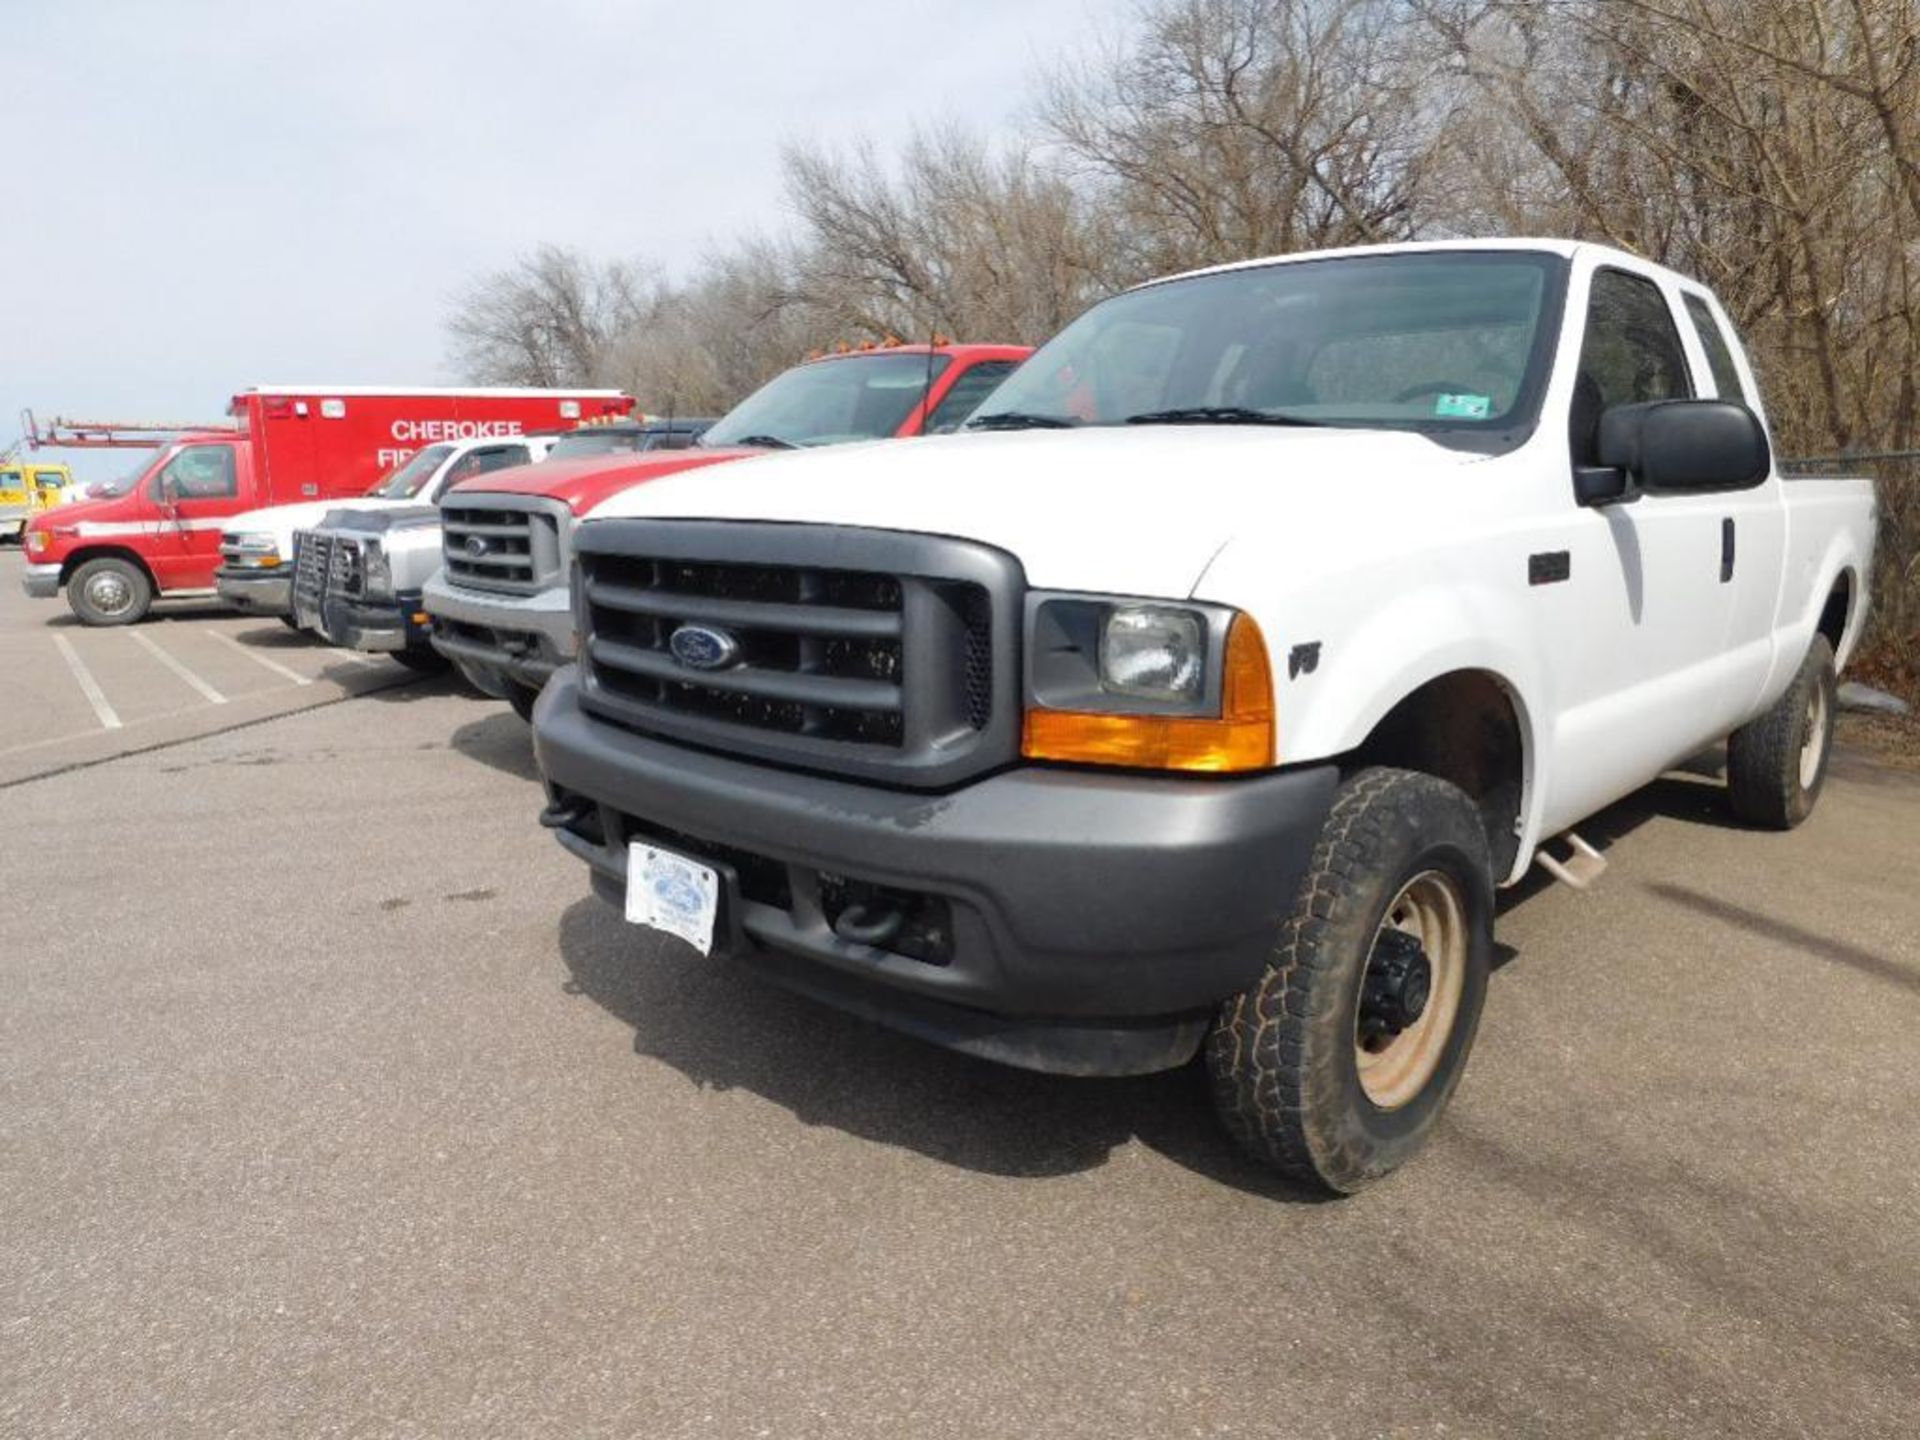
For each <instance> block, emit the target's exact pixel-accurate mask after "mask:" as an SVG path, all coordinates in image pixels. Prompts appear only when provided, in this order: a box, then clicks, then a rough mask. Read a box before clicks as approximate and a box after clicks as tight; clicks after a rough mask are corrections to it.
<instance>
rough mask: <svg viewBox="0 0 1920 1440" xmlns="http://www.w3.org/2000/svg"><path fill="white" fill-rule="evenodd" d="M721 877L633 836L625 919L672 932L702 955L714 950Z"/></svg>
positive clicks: (629, 854)
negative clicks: (714, 931)
mask: <svg viewBox="0 0 1920 1440" xmlns="http://www.w3.org/2000/svg"><path fill="white" fill-rule="evenodd" d="M719 908H720V876H719V875H718V874H717V873H716V872H715V871H713V870H712V869H709V868H708V867H707V866H705V865H701V864H697V863H696V862H694V861H692V860H688V859H686V858H685V857H684V856H681V855H675V854H673V853H672V852H671V851H668V850H656V849H654V848H653V847H652V846H651V845H643V844H641V843H640V842H639V841H638V840H635V841H632V842H631V843H629V844H628V846H627V919H628V920H629V921H630V922H631V923H633V924H635V925H645V926H646V927H647V928H648V929H650V930H664V931H665V932H666V933H667V934H669V935H677V936H679V937H680V938H681V939H682V940H684V941H686V942H687V943H688V944H689V945H691V946H693V948H694V949H696V950H698V951H699V952H700V953H701V954H702V955H711V954H712V953H713V917H714V914H715V912H716V911H717V910H718V909H719Z"/></svg>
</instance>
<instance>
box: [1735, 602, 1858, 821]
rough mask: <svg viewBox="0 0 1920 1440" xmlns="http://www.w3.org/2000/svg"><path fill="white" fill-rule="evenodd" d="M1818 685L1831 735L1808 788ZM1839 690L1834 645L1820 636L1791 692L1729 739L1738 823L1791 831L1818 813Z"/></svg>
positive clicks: (1803, 663) (1788, 687)
mask: <svg viewBox="0 0 1920 1440" xmlns="http://www.w3.org/2000/svg"><path fill="white" fill-rule="evenodd" d="M1816 685H1819V686H1822V687H1824V688H1825V690H1826V692H1827V733H1826V737H1825V739H1824V740H1823V741H1822V745H1823V750H1822V753H1821V756H1820V769H1819V771H1818V773H1817V774H1815V776H1814V777H1813V784H1812V785H1811V786H1810V787H1808V788H1807V789H1804V790H1803V789H1801V787H1800V749H1801V746H1802V744H1803V743H1804V742H1805V740H1806V725H1807V704H1808V702H1809V701H1810V700H1811V699H1812V698H1813V687H1814V686H1816ZM1835 689H1836V681H1835V677H1834V668H1833V646H1832V644H1831V643H1830V642H1829V641H1828V640H1827V637H1826V636H1825V635H1815V636H1814V637H1813V644H1811V645H1810V646H1808V647H1807V654H1806V658H1804V659H1803V660H1801V662H1800V669H1799V671H1798V672H1797V673H1796V674H1795V675H1794V677H1793V683H1792V684H1791V685H1789V686H1787V691H1786V693H1785V694H1784V695H1782V696H1781V697H1780V698H1779V699H1778V700H1776V701H1774V703H1773V704H1772V706H1770V707H1769V708H1768V709H1767V711H1766V713H1765V714H1763V715H1760V716H1759V717H1757V718H1756V719H1753V720H1750V721H1748V722H1747V723H1746V724H1745V725H1742V726H1741V727H1740V728H1739V729H1738V730H1736V731H1734V732H1733V734H1732V735H1730V736H1728V737H1727V804H1728V805H1729V807H1730V808H1731V809H1732V810H1733V813H1734V815H1735V817H1736V818H1737V819H1739V820H1741V821H1743V822H1745V823H1746V824H1748V825H1753V826H1758V827H1760V828H1762V829H1767V830H1791V829H1793V827H1794V826H1796V825H1798V824H1799V823H1800V822H1801V821H1802V820H1805V819H1806V818H1807V816H1808V815H1810V814H1812V813H1813V806H1814V802H1815V801H1817V800H1818V799H1819V798H1820V789H1821V787H1822V786H1823V785H1824V784H1825V783H1826V778H1827V757H1828V756H1829V755H1831V754H1832V752H1833V723H1834V716H1835V704H1836V699H1835V693H1834V692H1835Z"/></svg>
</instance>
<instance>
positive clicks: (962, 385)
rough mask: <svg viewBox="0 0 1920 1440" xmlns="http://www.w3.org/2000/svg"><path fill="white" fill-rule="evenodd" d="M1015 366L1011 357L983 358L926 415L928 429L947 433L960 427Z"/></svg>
mask: <svg viewBox="0 0 1920 1440" xmlns="http://www.w3.org/2000/svg"><path fill="white" fill-rule="evenodd" d="M1013 368H1014V362H1013V361H1011V360H982V361H981V362H980V363H979V364H978V365H976V366H974V367H973V368H972V369H971V370H968V371H967V372H966V373H965V374H963V375H961V376H960V378H959V379H957V380H955V381H954V382H953V388H952V389H951V390H949V391H947V393H946V394H945V395H943V396H941V397H940V403H939V404H938V405H936V406H934V407H933V413H932V414H931V415H929V416H928V417H927V424H926V433H927V434H929V435H948V434H951V433H952V432H953V431H955V430H958V429H959V428H960V426H961V423H962V422H963V421H964V420H965V419H966V418H967V417H968V416H969V415H971V414H973V412H974V411H975V410H976V409H978V408H979V406H980V402H981V401H982V400H984V399H986V398H987V396H989V395H991V394H992V393H993V390H994V387H995V386H997V385H998V384H999V383H1000V382H1001V381H1002V380H1004V379H1006V378H1007V376H1009V375H1011V374H1012V373H1013Z"/></svg>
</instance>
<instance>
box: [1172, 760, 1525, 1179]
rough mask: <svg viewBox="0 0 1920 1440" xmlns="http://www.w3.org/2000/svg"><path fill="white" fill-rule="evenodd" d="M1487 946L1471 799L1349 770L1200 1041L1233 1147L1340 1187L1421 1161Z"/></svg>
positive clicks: (1429, 780)
mask: <svg viewBox="0 0 1920 1440" xmlns="http://www.w3.org/2000/svg"><path fill="white" fill-rule="evenodd" d="M1492 950H1493V878H1492V860H1491V856H1490V855H1489V853H1488V848H1487V836H1486V828H1485V825H1484V823H1483V821H1482V819H1481V815H1480V812H1479V810H1478V809H1477V808H1476V807H1475V805H1474V803H1473V802H1472V801H1471V800H1470V799H1468V798H1467V796H1466V794H1465V793H1464V792H1462V791H1461V790H1460V789H1459V788H1458V787H1456V786H1453V785H1450V784H1448V783H1446V782H1445V781H1443V780H1438V779H1435V778H1434V777H1433V776H1430V775H1422V774H1417V773H1415V772H1413V771H1408V770H1391V769H1384V768H1375V769H1367V770H1362V771H1360V772H1358V773H1357V774H1355V775H1353V776H1351V777H1349V778H1348V779H1347V780H1346V781H1344V782H1343V783H1342V784H1341V786H1340V788H1339V790H1338V791H1337V792H1335V795H1334V802H1333V808H1332V809H1331V811H1330V812H1329V813H1328V816H1327V820H1326V823H1325V824H1324V825H1323V826H1322V827H1321V832H1320V838H1319V841H1318V842H1317V843H1316V844H1315V846H1314V853H1313V859H1312V861H1311V863H1310V864H1309V866H1308V869H1307V874H1306V877H1305V878H1304V879H1303V880H1302V881H1301V884H1300V890H1299V894H1298V897H1297V899H1296V900H1295V903H1294V911H1293V914H1292V915H1291V916H1290V917H1289V918H1288V919H1287V921H1286V922H1285V924H1284V925H1283V926H1282V927H1281V931H1280V936H1279V939H1278V942H1277V943H1276V944H1275V947H1274V952H1273V956H1272V958H1271V959H1270V960H1269V961H1268V964H1267V969H1266V973H1265V974H1264V975H1263V976H1262V977H1261V979H1260V981H1259V983H1258V984H1256V985H1255V986H1253V987H1252V988H1251V989H1249V990H1246V991H1244V992H1242V993H1241V994H1239V995H1236V996H1234V997H1233V998H1232V999H1230V1000H1228V1001H1226V1002H1225V1003H1224V1004H1223V1005H1222V1006H1221V1007H1220V1012H1219V1015H1218V1016H1217V1017H1216V1019H1215V1022H1214V1026H1213V1030H1212V1032H1211V1034H1210V1035H1209V1037H1208V1040H1207V1070H1208V1074H1209V1077H1210V1078H1211V1081H1212V1087H1213V1098H1214V1105H1215V1108H1216V1109H1217V1110H1218V1112H1219V1115H1220V1118H1221V1121H1222V1122H1223V1123H1224V1124H1225V1126H1226V1128H1227V1131H1228V1133H1229V1134H1230V1135H1231V1136H1232V1137H1233V1139H1234V1141H1235V1143H1236V1144H1238V1145H1239V1146H1240V1148H1241V1149H1243V1150H1244V1151H1246V1152H1247V1153H1248V1154H1249V1155H1251V1156H1252V1157H1253V1158H1255V1159H1256V1160H1259V1161H1260V1162H1261V1163H1263V1164H1265V1165H1268V1166H1271V1167H1272V1168H1274V1169H1276V1170H1279V1171H1281V1172H1282V1173H1284V1174H1286V1175H1288V1176H1290V1177H1292V1178H1294V1179H1298V1180H1304V1181H1307V1182H1310V1183H1313V1184H1317V1185H1320V1186H1324V1187H1325V1188H1327V1189H1329V1190H1332V1191H1335V1192H1337V1193H1341V1194H1346V1193H1351V1192H1352V1191H1354V1190H1357V1189H1359V1188H1360V1187H1361V1186H1363V1185H1366V1184H1367V1183H1369V1182H1370V1181H1373V1180H1377V1179H1379V1178H1380V1177H1382V1176H1383V1175H1386V1174H1388V1173H1390V1172H1391V1171H1393V1170H1395V1169H1397V1168H1398V1167H1399V1166H1401V1165H1403V1164H1405V1163H1406V1162H1407V1161H1408V1160H1410V1159H1412V1158H1413V1156H1414V1155H1415V1154H1416V1153H1417V1152H1418V1151H1419V1150H1420V1148H1421V1146H1423V1145H1424V1144H1425V1143H1426V1140H1427V1137H1428V1136H1429V1135H1430V1134H1431V1133H1432V1130H1433V1127H1434V1125H1435V1124H1436V1123H1437V1122H1438V1120H1439V1118H1440V1114H1441V1112H1442V1111H1443V1110H1444V1109H1445V1108H1446V1104H1447V1101H1448V1099H1449V1098H1450V1097H1451V1096H1452V1094H1453V1091H1454V1087H1455V1086H1456V1085H1458V1084H1459V1082H1460V1077H1461V1074H1462V1073H1463V1072H1464V1070H1465V1068H1466V1061H1467V1054H1468V1052H1469V1051H1470V1050H1471V1049H1472V1048H1473V1037H1474V1032H1475V1031H1476V1030H1477V1029H1478V1027H1479V1023H1480V1011H1481V1007H1482V1005H1483V1003H1484V1002H1485V999H1486V990H1487V976H1488V974H1489V972H1490V970H1491V968H1492Z"/></svg>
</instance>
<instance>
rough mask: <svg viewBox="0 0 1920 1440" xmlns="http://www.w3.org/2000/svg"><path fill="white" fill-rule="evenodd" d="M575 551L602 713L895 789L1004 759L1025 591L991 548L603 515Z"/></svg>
mask: <svg viewBox="0 0 1920 1440" xmlns="http://www.w3.org/2000/svg"><path fill="white" fill-rule="evenodd" d="M579 549H580V556H579V558H580V572H579V585H580V591H579V597H580V605H581V611H582V619H583V622H584V623H583V626H582V632H581V633H582V637H583V643H582V646H581V655H582V659H583V671H584V672H585V677H586V686H587V689H586V697H587V703H588V704H589V706H590V707H591V708H595V709H597V710H599V711H600V712H601V713H602V714H604V715H605V716H607V718H610V719H614V720H617V721H618V722H619V723H621V724H625V725H628V726H630V727H632V728H634V729H639V730H646V731H652V732H655V733H659V734H662V735H665V736H669V737H672V738H678V739H685V740H691V741H694V742H696V743H700V744H703V745H707V746H710V747H713V748H718V749H730V750H738V751H743V752H746V753H749V754H753V755H756V756H759V757H762V758H769V759H777V760H781V761H787V762H791V763H797V764H802V765H806V766H808V767H810V768H818V769H826V770H837V771H845V772H849V773H854V774H860V775H865V776H870V777H872V778H880V779H891V780H895V781H897V782H899V783H903V784H929V785H937V784H943V783H950V782H952V781H954V780H957V779H961V778H965V776H966V775H968V774H972V773H977V772H978V771H979V770H981V769H984V768H987V767H988V766H991V765H995V764H1000V763H1004V762H1005V761H1007V760H1010V759H1011V758H1012V756H1013V749H1014V747H1015V745H1016V744H1017V724H1016V719H1015V712H1016V711H1017V709H1018V703H1017V700H1018V690H1017V669H1016V665H1015V660H1016V653H1015V652H1016V648H1017V646H1016V642H1015V638H1014V637H1015V633H1016V632H1015V629H1014V626H1015V620H1016V616H1017V613H1018V610H1019V607H1020V591H1021V584H1020V578H1019V570H1018V566H1017V565H1016V564H1015V563H1014V562H1013V561H1012V559H1011V558H1010V557H1008V556H1006V555H1003V554H1001V553H1000V552H998V551H994V550H989V549H987V548H986V547H984V546H979V545H973V544H970V543H967V542H964V541H952V540H942V539H936V538H934V537H928V536H914V535H901V534H896V533H893V532H884V531H858V530H848V529H842V528H837V527H815V526H787V525H778V526H776V525H765V524H760V523H755V522H738V523H731V524H728V523H714V522H697V521H668V522H662V521H613V520H609V521H600V522H596V523H594V524H591V525H588V526H585V527H583V528H582V530H581V532H580V541H579ZM676 638H678V642H679V643H676Z"/></svg>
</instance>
